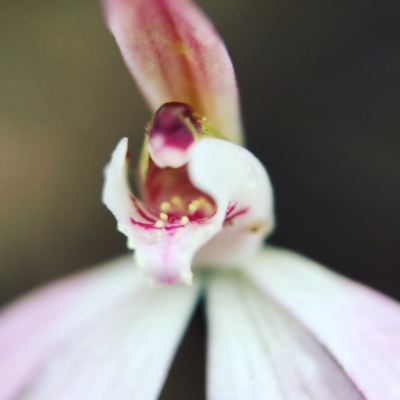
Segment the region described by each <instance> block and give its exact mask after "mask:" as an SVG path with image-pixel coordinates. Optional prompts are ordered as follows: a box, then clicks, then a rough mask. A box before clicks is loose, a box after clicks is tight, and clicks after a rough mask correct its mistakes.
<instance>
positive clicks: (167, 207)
mask: <svg viewBox="0 0 400 400" xmlns="http://www.w3.org/2000/svg"><path fill="white" fill-rule="evenodd" d="M160 208H161V211H169V210H170V209H171V204H170V203H168V201H163V202H162V203H161V205H160Z"/></svg>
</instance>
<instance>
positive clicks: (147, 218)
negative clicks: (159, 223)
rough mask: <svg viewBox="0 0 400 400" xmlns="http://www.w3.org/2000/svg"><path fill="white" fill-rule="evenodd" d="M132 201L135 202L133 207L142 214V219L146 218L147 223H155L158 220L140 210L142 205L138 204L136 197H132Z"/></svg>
mask: <svg viewBox="0 0 400 400" xmlns="http://www.w3.org/2000/svg"><path fill="white" fill-rule="evenodd" d="M131 200H132V202H133V205H134V206H135V208H136V211H137V212H138V213H139V214H140V216H141V217H142V218H144V219H145V220H146V221H149V222H152V223H155V222H156V219H155V218H154V217H149V216H148V215H147V214H145V212H144V211H143V210H142V209H141V208H140V205H139V204H138V202H137V200H136V199H135V197H133V196H131Z"/></svg>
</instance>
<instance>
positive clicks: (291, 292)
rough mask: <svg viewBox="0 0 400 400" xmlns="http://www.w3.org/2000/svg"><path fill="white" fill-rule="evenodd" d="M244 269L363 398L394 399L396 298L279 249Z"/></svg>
mask: <svg viewBox="0 0 400 400" xmlns="http://www.w3.org/2000/svg"><path fill="white" fill-rule="evenodd" d="M249 273H250V274H251V276H252V277H253V279H254V281H255V282H256V283H257V284H258V285H259V286H260V287H262V288H263V289H264V290H265V291H266V292H267V293H269V294H270V295H271V296H273V297H274V298H275V299H277V301H279V303H281V304H282V305H283V306H284V307H286V308H287V309H288V310H289V311H290V312H291V313H292V314H293V315H295V317H296V318H297V319H298V320H299V321H301V322H302V323H303V324H304V326H306V327H307V328H308V329H309V330H310V331H311V332H312V333H313V334H314V335H315V336H316V337H317V338H318V339H319V340H320V341H321V343H323V344H324V346H326V348H327V349H328V350H329V351H330V352H331V353H332V354H333V355H334V356H335V357H336V358H337V360H338V362H339V363H340V364H341V365H342V367H343V369H344V370H345V371H346V373H347V374H348V375H349V376H350V377H351V379H352V380H353V381H354V382H355V384H356V385H357V386H358V388H359V389H360V391H361V392H362V393H363V394H364V396H365V397H366V398H368V399H369V400H383V399H385V400H394V399H400V362H399V360H400V304H399V303H397V302H395V301H393V300H391V299H389V298H387V297H385V296H384V295H382V294H380V293H378V292H376V291H374V290H372V289H369V288H367V287H365V286H363V285H361V284H358V283H355V282H353V281H351V280H349V279H346V278H344V277H341V276H340V275H338V274H336V273H334V272H332V271H329V270H327V269H326V268H324V267H321V266H320V265H318V264H317V263H315V262H313V261H311V260H309V259H307V258H305V257H302V256H300V255H298V254H295V253H292V252H289V251H285V250H279V249H273V248H270V249H268V250H266V251H265V252H264V253H263V254H261V255H260V256H259V257H258V258H257V260H256V262H254V265H253V266H252V268H251V269H249ZM377 273H379V270H377Z"/></svg>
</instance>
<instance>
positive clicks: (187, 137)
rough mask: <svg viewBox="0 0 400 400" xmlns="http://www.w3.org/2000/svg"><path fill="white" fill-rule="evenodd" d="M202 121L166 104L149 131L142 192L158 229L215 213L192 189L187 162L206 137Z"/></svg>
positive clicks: (188, 111) (207, 200)
mask: <svg viewBox="0 0 400 400" xmlns="http://www.w3.org/2000/svg"><path fill="white" fill-rule="evenodd" d="M201 121H202V120H201V118H200V117H198V116H197V115H196V114H195V113H194V110H193V109H192V108H191V107H190V106H188V105H186V104H184V103H176V102H173V103H166V104H164V105H163V106H161V108H160V109H159V110H158V111H157V113H156V114H155V116H154V119H153V121H152V122H151V123H150V125H149V127H148V128H147V131H146V138H145V143H144V147H143V150H142V161H141V165H140V168H141V171H140V172H141V174H140V175H141V191H142V196H143V200H144V201H145V203H146V204H147V206H149V207H150V209H147V211H148V212H150V213H151V214H152V216H153V218H156V219H155V226H156V227H160V228H161V227H164V225H170V224H172V225H176V224H178V225H185V224H187V223H188V222H201V221H204V220H206V219H208V218H210V217H211V216H213V215H214V214H215V212H216V204H215V202H214V200H213V199H212V198H211V197H210V196H208V195H207V194H206V193H204V192H202V191H201V190H199V189H197V188H196V187H194V186H193V184H192V182H191V181H190V178H189V175H188V171H187V162H188V161H189V159H190V149H191V147H192V145H193V144H194V143H195V142H196V141H197V140H199V139H200V138H201V136H203V135H204V132H203V129H202V123H201Z"/></svg>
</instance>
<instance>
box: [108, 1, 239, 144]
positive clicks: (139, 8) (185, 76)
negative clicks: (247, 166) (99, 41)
mask: <svg viewBox="0 0 400 400" xmlns="http://www.w3.org/2000/svg"><path fill="white" fill-rule="evenodd" d="M103 6H104V12H105V18H106V21H107V24H108V27H109V29H110V31H111V32H112V34H113V35H114V36H115V39H116V41H117V43H118V46H119V47H120V49H121V52H122V55H123V57H124V60H125V62H126V64H127V66H128V68H129V70H130V72H131V73H132V75H133V76H134V78H135V79H136V81H137V83H138V85H139V87H140V89H141V91H142V92H143V94H144V95H145V97H146V99H147V101H148V103H149V104H150V106H151V108H152V109H153V111H155V110H157V109H158V108H159V107H160V106H161V105H162V104H163V103H166V102H170V101H179V102H183V103H187V104H189V105H191V106H192V107H194V108H195V109H196V111H197V112H198V113H199V114H201V115H203V116H206V117H207V118H208V119H209V121H210V122H211V123H212V124H213V125H214V127H215V128H216V129H217V130H218V131H219V132H220V134H221V135H222V136H223V137H224V138H226V139H229V140H231V141H234V142H236V143H241V142H242V130H241V121H240V113H239V103H238V91H237V86H236V80H235V74H234V71H233V67H232V63H231V60H230V58H229V56H228V53H227V51H226V48H225V46H224V44H223V42H222V40H221V39H220V37H219V35H218V33H217V32H216V31H215V28H214V27H213V25H212V24H211V23H210V21H209V20H208V19H207V17H206V16H205V15H204V14H203V13H202V12H201V11H200V10H199V8H198V7H197V6H196V5H195V4H193V3H192V2H191V1H190V0H103Z"/></svg>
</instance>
